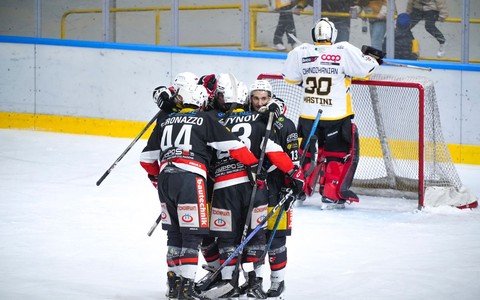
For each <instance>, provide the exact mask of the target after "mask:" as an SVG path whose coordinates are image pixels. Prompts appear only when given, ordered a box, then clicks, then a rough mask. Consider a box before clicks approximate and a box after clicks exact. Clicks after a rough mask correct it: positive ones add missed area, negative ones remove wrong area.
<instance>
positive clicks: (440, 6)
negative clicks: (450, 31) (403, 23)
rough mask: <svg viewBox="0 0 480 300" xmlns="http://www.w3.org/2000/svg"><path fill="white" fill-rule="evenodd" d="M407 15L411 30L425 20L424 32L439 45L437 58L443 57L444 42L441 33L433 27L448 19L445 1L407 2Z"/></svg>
mask: <svg viewBox="0 0 480 300" xmlns="http://www.w3.org/2000/svg"><path fill="white" fill-rule="evenodd" d="M407 13H409V14H410V17H411V24H410V26H411V28H413V27H415V25H417V23H418V22H420V21H421V20H425V30H427V32H428V33H430V34H431V35H432V36H433V37H434V38H435V39H436V40H437V41H438V43H439V44H440V46H439V48H438V52H437V57H443V56H444V55H445V48H446V47H445V45H446V40H445V37H444V36H443V33H442V32H441V31H440V30H439V29H438V28H437V26H436V25H435V22H437V21H440V22H443V21H445V19H446V18H448V11H447V4H446V3H445V0H408V3H407Z"/></svg>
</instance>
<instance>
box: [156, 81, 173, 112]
mask: <svg viewBox="0 0 480 300" xmlns="http://www.w3.org/2000/svg"><path fill="white" fill-rule="evenodd" d="M153 101H155V103H156V104H157V106H158V108H160V109H161V110H163V111H164V112H166V113H171V112H173V111H174V110H175V108H176V103H175V98H174V97H173V95H172V91H171V90H170V89H169V88H167V87H166V86H159V87H157V88H156V89H155V90H154V91H153Z"/></svg>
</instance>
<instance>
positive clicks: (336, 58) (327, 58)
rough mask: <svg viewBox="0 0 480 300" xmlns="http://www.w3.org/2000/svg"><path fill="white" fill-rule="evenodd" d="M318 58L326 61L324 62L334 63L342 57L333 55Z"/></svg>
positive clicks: (323, 55)
mask: <svg viewBox="0 0 480 300" xmlns="http://www.w3.org/2000/svg"><path fill="white" fill-rule="evenodd" d="M320 58H321V59H322V60H326V61H333V62H334V63H336V62H339V61H340V60H342V57H341V56H340V55H334V54H322V56H320Z"/></svg>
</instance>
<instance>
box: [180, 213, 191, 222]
mask: <svg viewBox="0 0 480 300" xmlns="http://www.w3.org/2000/svg"><path fill="white" fill-rule="evenodd" d="M182 221H183V222H185V223H192V222H193V217H192V215H190V214H185V215H183V216H182Z"/></svg>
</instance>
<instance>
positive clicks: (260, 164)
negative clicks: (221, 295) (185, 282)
mask: <svg viewBox="0 0 480 300" xmlns="http://www.w3.org/2000/svg"><path fill="white" fill-rule="evenodd" d="M274 116H275V115H274V113H273V112H270V113H269V115H268V122H267V128H266V131H265V138H264V141H263V144H262V149H261V152H260V158H259V160H258V167H257V172H256V174H257V176H258V175H259V174H260V173H261V172H262V167H263V161H264V159H265V151H266V149H267V143H268V140H269V139H270V133H271V132H272V125H273V120H274ZM257 189H258V184H257V182H256V181H255V182H254V185H253V188H252V194H251V196H250V202H249V204H248V211H247V217H246V220H245V224H244V226H243V232H242V239H241V244H243V241H244V240H245V237H246V236H247V233H248V228H249V224H250V221H251V218H252V210H253V204H254V202H255V197H256V195H257ZM242 248H243V247H242ZM241 257H242V254H241V253H240V254H239V255H238V261H237V265H239V264H240V260H241ZM232 259H233V257H232ZM230 260H231V259H230ZM230 260H229V261H230ZM224 265H226V264H225V263H224ZM237 265H235V271H234V274H233V279H232V281H233V280H234V279H235V275H237V279H238V273H239V272H238V267H237ZM221 269H223V267H222V266H220V268H218V269H217V272H215V273H213V274H215V277H216V276H217V275H218V272H219V271H220V270H221ZM236 273H237V274H236ZM215 277H213V278H215ZM202 280H203V279H202ZM202 280H201V281H202ZM210 282H211V281H210ZM210 282H209V283H208V284H210ZM202 287H203V290H204V289H205V288H206V287H208V285H202Z"/></svg>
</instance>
